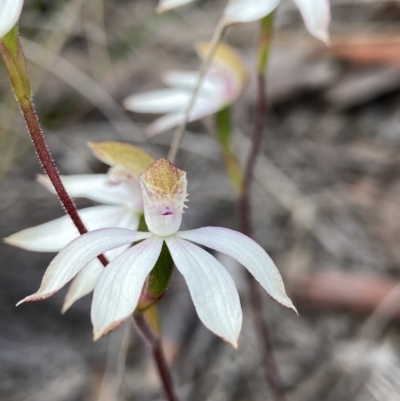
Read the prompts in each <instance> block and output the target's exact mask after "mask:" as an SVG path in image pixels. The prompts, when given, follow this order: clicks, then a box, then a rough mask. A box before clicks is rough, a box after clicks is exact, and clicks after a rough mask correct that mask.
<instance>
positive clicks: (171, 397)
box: [133, 313, 179, 401]
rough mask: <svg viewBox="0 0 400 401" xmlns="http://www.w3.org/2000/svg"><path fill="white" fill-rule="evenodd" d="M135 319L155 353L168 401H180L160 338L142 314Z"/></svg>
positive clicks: (136, 315)
mask: <svg viewBox="0 0 400 401" xmlns="http://www.w3.org/2000/svg"><path fill="white" fill-rule="evenodd" d="M133 318H134V319H135V323H136V326H137V328H138V330H139V333H140V334H141V336H142V337H143V339H144V341H145V342H146V344H147V346H148V347H149V348H150V350H151V351H152V353H153V358H154V360H155V362H156V366H157V369H158V374H159V376H160V378H161V381H162V383H163V386H164V392H165V396H166V397H167V399H168V401H179V398H178V396H177V394H176V392H175V388H174V383H173V380H172V375H171V372H170V370H169V368H168V364H167V360H166V358H165V355H164V352H163V349H162V345H161V340H160V338H159V337H158V336H157V335H156V334H155V333H154V331H153V330H152V328H151V327H150V326H149V324H148V323H147V321H146V319H145V317H144V316H143V314H142V313H135V314H134V315H133Z"/></svg>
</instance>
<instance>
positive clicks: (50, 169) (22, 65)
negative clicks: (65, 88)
mask: <svg viewBox="0 0 400 401" xmlns="http://www.w3.org/2000/svg"><path fill="white" fill-rule="evenodd" d="M0 53H1V54H2V56H3V59H4V62H5V65H6V68H7V72H8V75H9V77H10V81H11V86H12V88H13V91H14V94H15V98H16V100H17V103H18V105H19V107H20V109H21V112H22V115H23V117H24V119H25V122H26V125H27V128H28V132H29V135H30V137H31V139H32V142H33V145H34V147H35V150H36V154H37V156H38V158H39V160H40V163H41V164H42V166H43V168H44V170H45V172H46V174H47V175H48V177H49V179H50V181H51V183H52V184H53V186H54V189H55V191H56V193H57V195H58V198H59V199H60V202H61V204H62V205H63V207H64V209H65V211H66V213H67V214H68V216H69V217H70V218H71V220H72V222H73V223H74V225H75V227H76V228H77V230H78V231H79V234H81V235H82V234H86V233H87V232H88V230H87V228H86V227H85V224H84V223H83V221H82V219H81V217H80V216H79V212H78V210H77V208H76V206H75V204H74V202H73V200H72V198H71V197H70V196H69V194H68V192H67V190H66V188H65V186H64V184H63V182H62V180H61V177H60V174H59V172H58V170H57V167H56V165H55V163H54V160H53V158H52V157H51V154H50V150H49V148H48V146H47V144H46V140H45V137H44V135H43V131H42V129H41V126H40V123H39V120H38V117H37V115H36V112H35V108H34V103H33V100H32V93H31V89H30V80H29V76H28V72H27V68H26V62H25V56H24V52H23V49H22V46H21V43H20V40H19V34H18V27H14V28H13V29H12V30H11V31H10V32H9V34H7V35H6V36H5V37H4V38H2V39H1V40H0ZM98 259H99V261H100V262H101V263H102V264H103V266H104V267H105V266H107V264H108V260H107V258H106V257H105V256H104V255H99V256H98ZM139 321H140V322H141V323H140V324H138V327H139V330H140V332H141V334H142V335H143V336H144V338H145V339H146V341H147V342H148V343H149V344H150V345H151V349H152V351H153V355H154V359H155V362H156V364H157V368H158V371H159V373H160V377H161V381H162V383H163V385H164V387H165V392H166V394H167V396H168V400H169V401H178V398H177V397H176V396H175V398H174V397H172V395H174V391H173V382H172V378H171V374H170V372H169V368H168V365H167V363H166V359H165V356H164V354H163V350H162V347H161V340H160V339H159V338H158V337H157V336H156V335H155V334H154V333H153V332H152V330H151V329H150V328H149V327H148V324H147V322H146V321H145V318H144V317H143V316H142V315H140V317H139ZM147 336H148V338H147Z"/></svg>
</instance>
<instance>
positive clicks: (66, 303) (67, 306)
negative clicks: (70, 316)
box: [61, 302, 72, 315]
mask: <svg viewBox="0 0 400 401" xmlns="http://www.w3.org/2000/svg"><path fill="white" fill-rule="evenodd" d="M71 306H72V302H64V305H63V306H62V308H61V314H62V315H65V313H66V312H67V311H68V310H69V308H70V307H71Z"/></svg>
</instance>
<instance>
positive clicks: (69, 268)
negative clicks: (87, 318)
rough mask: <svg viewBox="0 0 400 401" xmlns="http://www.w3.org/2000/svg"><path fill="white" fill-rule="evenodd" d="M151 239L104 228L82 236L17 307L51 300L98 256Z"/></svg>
mask: <svg viewBox="0 0 400 401" xmlns="http://www.w3.org/2000/svg"><path fill="white" fill-rule="evenodd" d="M150 236H151V234H150V233H142V232H137V231H133V230H127V229H124V228H103V229H100V230H95V231H91V232H89V233H87V234H84V235H81V236H80V237H79V238H77V239H75V240H74V241H72V242H71V243H70V244H68V245H67V246H66V247H65V248H64V249H63V250H62V251H61V252H60V253H59V254H58V255H57V256H56V257H55V258H54V259H53V260H52V262H51V263H50V265H49V267H48V268H47V270H46V272H45V274H44V276H43V280H42V284H41V285H40V288H39V290H38V291H37V292H36V293H35V294H32V295H30V296H28V297H26V298H24V299H23V300H22V301H20V302H18V304H17V305H20V304H21V303H24V302H28V301H39V300H41V299H45V298H48V297H50V296H51V295H53V294H54V293H55V292H57V291H58V290H59V289H60V288H62V287H63V286H64V285H65V284H66V283H68V281H70V280H71V279H72V278H73V277H75V275H76V274H77V273H78V272H79V271H80V270H81V269H82V268H83V267H84V266H86V265H87V264H88V263H89V262H90V261H92V260H93V259H95V258H96V257H97V256H98V255H100V254H102V253H104V252H106V251H109V250H111V249H116V248H119V247H120V246H123V245H126V244H129V243H132V242H135V241H140V240H143V239H146V238H149V237H150Z"/></svg>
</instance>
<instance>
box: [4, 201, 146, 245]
mask: <svg viewBox="0 0 400 401" xmlns="http://www.w3.org/2000/svg"><path fill="white" fill-rule="evenodd" d="M79 215H80V216H81V218H82V220H83V221H84V223H85V224H86V226H87V227H88V228H89V230H91V231H92V230H96V229H98V228H105V227H121V228H130V229H132V230H135V229H137V228H138V226H139V216H138V214H136V213H133V212H132V211H131V210H130V209H129V208H126V207H123V206H93V207H88V208H86V209H82V210H80V211H79ZM78 235H79V233H78V230H77V229H76V227H75V226H74V224H73V223H72V222H71V219H70V217H69V216H63V217H60V218H58V219H55V220H52V221H49V222H47V223H44V224H40V225H38V226H36V227H31V228H27V229H25V230H22V231H19V232H17V233H15V234H13V235H10V236H9V237H7V238H5V240H4V241H5V242H7V243H8V244H11V245H14V246H18V247H20V248H23V249H27V250H29V251H36V252H57V251H59V250H60V249H62V248H64V247H65V246H66V245H67V244H68V243H69V242H71V241H72V240H73V239H75V238H76V237H78Z"/></svg>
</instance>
